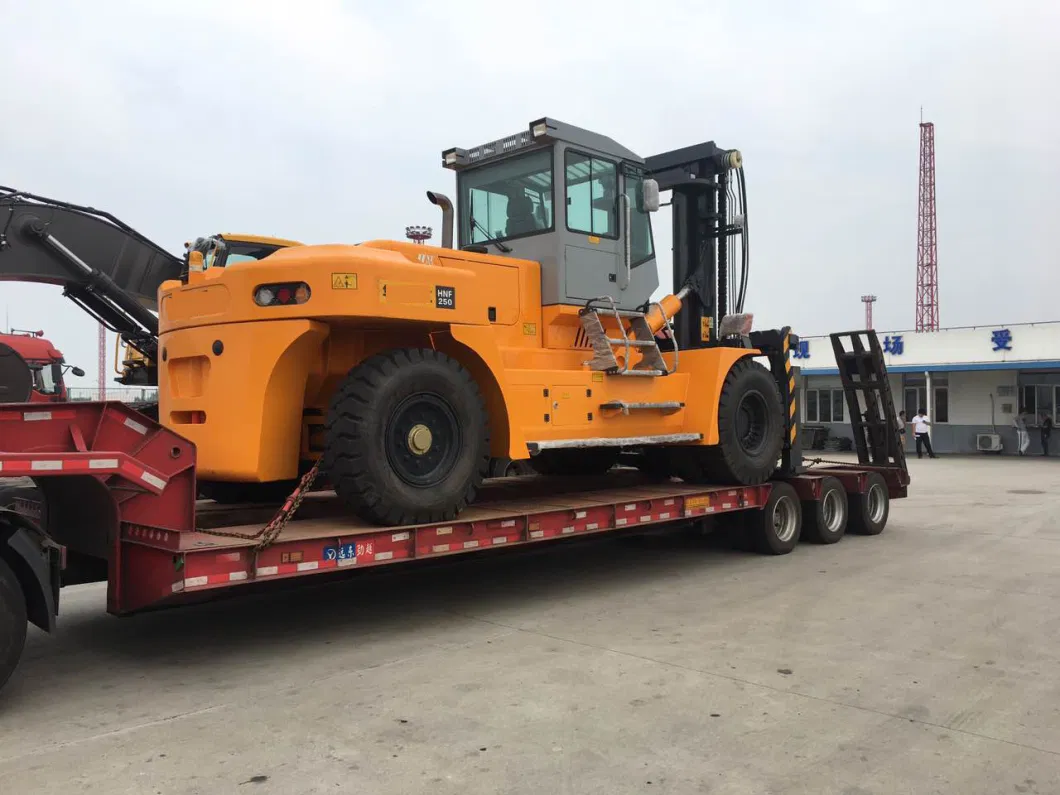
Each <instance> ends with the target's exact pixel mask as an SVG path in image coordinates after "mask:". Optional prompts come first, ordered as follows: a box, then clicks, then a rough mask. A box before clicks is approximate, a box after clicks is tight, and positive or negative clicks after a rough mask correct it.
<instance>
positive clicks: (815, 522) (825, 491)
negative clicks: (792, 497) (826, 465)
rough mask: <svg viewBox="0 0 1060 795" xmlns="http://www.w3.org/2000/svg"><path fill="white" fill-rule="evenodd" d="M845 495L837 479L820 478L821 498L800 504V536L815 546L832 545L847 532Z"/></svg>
mask: <svg viewBox="0 0 1060 795" xmlns="http://www.w3.org/2000/svg"><path fill="white" fill-rule="evenodd" d="M848 515H849V513H848V511H847V494H846V492H845V491H844V490H843V484H842V483H840V482H839V479H838V478H833V477H826V478H821V498H820V499H818V500H805V501H803V503H802V521H803V525H802V535H803V537H804V538H806V539H807V540H809V541H813V542H814V543H815V544H834V543H835V542H836V541H838V540H839V539H841V538H842V537H843V535H844V533H846V531H847V516H848Z"/></svg>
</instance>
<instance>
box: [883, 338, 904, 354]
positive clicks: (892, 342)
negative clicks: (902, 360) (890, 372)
mask: <svg viewBox="0 0 1060 795" xmlns="http://www.w3.org/2000/svg"><path fill="white" fill-rule="evenodd" d="M883 350H884V352H886V353H889V354H891V356H901V355H902V354H903V353H905V340H903V339H902V335H901V334H890V335H888V336H886V337H884V338H883Z"/></svg>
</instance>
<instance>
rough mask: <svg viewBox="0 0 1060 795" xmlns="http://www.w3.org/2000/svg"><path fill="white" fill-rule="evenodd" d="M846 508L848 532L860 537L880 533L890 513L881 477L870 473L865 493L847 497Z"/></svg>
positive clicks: (889, 497)
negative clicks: (848, 521) (848, 512)
mask: <svg viewBox="0 0 1060 795" xmlns="http://www.w3.org/2000/svg"><path fill="white" fill-rule="evenodd" d="M847 506H848V507H849V509H850V532H852V533H857V534H858V535H862V536H878V535H879V534H880V533H882V532H883V528H884V527H886V526H887V517H888V515H889V514H890V512H891V495H890V493H889V492H888V491H887V481H885V480H884V479H883V475H881V474H880V473H879V472H870V473H869V475H868V483H867V485H866V487H865V493H864V494H850V495H848V496H847Z"/></svg>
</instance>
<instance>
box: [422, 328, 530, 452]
mask: <svg viewBox="0 0 1060 795" xmlns="http://www.w3.org/2000/svg"><path fill="white" fill-rule="evenodd" d="M449 331H450V334H451V335H452V338H453V341H454V342H455V343H456V344H454V345H446V344H445V341H444V340H443V339H441V338H439V339H436V340H435V345H436V347H437V348H438V350H440V351H442V352H443V353H446V354H448V355H449V356H452V357H453V358H454V359H456V360H457V361H458V362H460V363H461V364H462V365H464V367H466V368H467V369H468V370H469V371H470V372H471V375H472V376H474V378H475V382H476V383H477V384H478V387H479V389H480V390H482V397H483V398H484V399H485V401H486V411H488V412H489V418H490V455H492V456H493V457H494V458H504V457H507V458H510V459H512V460H513V461H519V460H521V459H526V458H529V457H530V453H529V450H528V448H527V446H526V437H525V436H524V435H523V429H522V428H521V427H519V426H518V425H515V424H513V423H512V422H511V414H510V413H509V409H508V407H509V406H510V405H512V404H513V402H514V401H515V400H516V398H514V397H513V392H512V388H511V386H510V385H509V384H508V379H507V377H506V375H505V371H504V361H503V360H502V359H501V352H500V350H499V349H498V348H497V342H496V340H495V339H494V337H493V333H494V332H493V329H492V328H490V327H489V326H461V325H452V326H450V327H449Z"/></svg>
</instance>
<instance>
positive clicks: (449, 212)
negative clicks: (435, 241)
mask: <svg viewBox="0 0 1060 795" xmlns="http://www.w3.org/2000/svg"><path fill="white" fill-rule="evenodd" d="M427 198H428V199H429V200H430V202H431V204H433V205H436V206H438V207H441V208H442V248H452V247H453V222H454V217H455V213H454V212H453V203H452V202H451V201H450V200H449V197H448V196H446V195H445V194H444V193H435V192H434V191H430V190H429V191H427Z"/></svg>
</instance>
